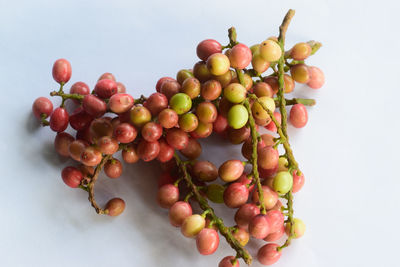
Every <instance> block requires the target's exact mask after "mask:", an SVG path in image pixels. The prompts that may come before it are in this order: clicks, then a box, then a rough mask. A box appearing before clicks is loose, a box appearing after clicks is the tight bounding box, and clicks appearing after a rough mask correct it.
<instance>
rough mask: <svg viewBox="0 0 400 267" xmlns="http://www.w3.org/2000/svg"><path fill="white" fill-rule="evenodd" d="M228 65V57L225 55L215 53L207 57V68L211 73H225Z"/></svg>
mask: <svg viewBox="0 0 400 267" xmlns="http://www.w3.org/2000/svg"><path fill="white" fill-rule="evenodd" d="M229 67H230V62H229V59H228V57H227V56H226V55H224V54H221V53H215V54H212V55H211V56H209V57H208V59H207V68H208V69H209V71H210V73H211V74H212V75H222V74H225V73H226V72H227V71H228V70H229Z"/></svg>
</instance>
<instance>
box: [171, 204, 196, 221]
mask: <svg viewBox="0 0 400 267" xmlns="http://www.w3.org/2000/svg"><path fill="white" fill-rule="evenodd" d="M190 215H192V207H191V206H190V204H189V203H188V202H185V201H178V202H175V203H174V204H173V205H172V206H171V208H170V209H169V221H170V223H171V224H172V225H173V226H175V227H179V226H181V225H182V223H183V221H184V220H185V219H186V218H187V217H189V216H190Z"/></svg>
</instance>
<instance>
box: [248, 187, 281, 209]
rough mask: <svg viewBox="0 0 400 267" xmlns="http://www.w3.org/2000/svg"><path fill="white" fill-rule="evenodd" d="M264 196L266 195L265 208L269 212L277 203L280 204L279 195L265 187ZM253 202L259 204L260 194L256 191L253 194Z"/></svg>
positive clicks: (263, 188)
mask: <svg viewBox="0 0 400 267" xmlns="http://www.w3.org/2000/svg"><path fill="white" fill-rule="evenodd" d="M262 190H263V195H264V206H265V208H266V209H267V210H269V209H272V208H273V207H274V206H275V205H276V203H277V202H278V194H277V193H276V192H275V191H274V190H272V189H271V188H270V187H268V186H266V185H263V186H262ZM252 200H253V202H255V203H257V202H258V201H259V198H258V192H257V191H254V193H253V198H252Z"/></svg>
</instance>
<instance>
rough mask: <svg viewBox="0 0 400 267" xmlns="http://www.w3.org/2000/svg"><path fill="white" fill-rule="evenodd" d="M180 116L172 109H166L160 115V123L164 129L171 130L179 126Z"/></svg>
mask: <svg viewBox="0 0 400 267" xmlns="http://www.w3.org/2000/svg"><path fill="white" fill-rule="evenodd" d="M178 120H179V117H178V114H177V113H176V112H175V111H174V110H172V109H169V108H167V109H164V110H163V111H161V112H160V113H159V114H158V122H159V123H160V124H161V126H162V127H164V128H166V129H170V128H173V127H175V126H176V125H177V124H178Z"/></svg>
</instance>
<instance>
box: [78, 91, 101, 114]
mask: <svg viewBox="0 0 400 267" xmlns="http://www.w3.org/2000/svg"><path fill="white" fill-rule="evenodd" d="M82 107H83V109H84V110H85V111H86V112H87V113H88V114H89V115H90V116H92V117H95V118H98V117H101V116H103V115H104V113H106V111H107V104H106V102H104V101H103V100H102V99H100V98H98V97H97V96H95V95H92V94H89V95H85V97H84V98H83V101H82Z"/></svg>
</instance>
